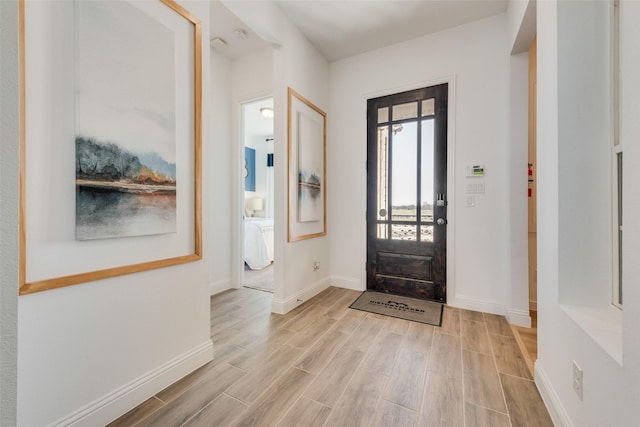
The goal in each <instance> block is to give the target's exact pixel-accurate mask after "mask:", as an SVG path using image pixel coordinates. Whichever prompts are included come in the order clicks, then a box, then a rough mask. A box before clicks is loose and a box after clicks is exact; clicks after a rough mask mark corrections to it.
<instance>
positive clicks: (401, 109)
mask: <svg viewBox="0 0 640 427" xmlns="http://www.w3.org/2000/svg"><path fill="white" fill-rule="evenodd" d="M392 111H393V114H392V116H393V120H394V121H396V120H404V119H415V118H418V102H417V101H415V102H408V103H406V104H398V105H394V106H393V110H392Z"/></svg>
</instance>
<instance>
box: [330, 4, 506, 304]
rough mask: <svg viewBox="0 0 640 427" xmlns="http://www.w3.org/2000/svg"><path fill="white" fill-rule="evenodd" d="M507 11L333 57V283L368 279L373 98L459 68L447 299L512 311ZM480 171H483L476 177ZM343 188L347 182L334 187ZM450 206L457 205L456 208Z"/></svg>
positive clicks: (452, 102) (452, 100) (452, 74)
mask: <svg viewBox="0 0 640 427" xmlns="http://www.w3.org/2000/svg"><path fill="white" fill-rule="evenodd" d="M509 52H510V46H509V43H508V42H507V25H506V15H505V14H501V15H498V16H494V17H491V18H488V19H484V20H481V21H476V22H473V23H470V24H466V25H463V26H459V27H456V28H453V29H450V30H446V31H442V32H439V33H436V34H432V35H428V36H425V37H421V38H417V39H414V40H410V41H407V42H404V43H400V44H397V45H393V46H390V47H387V48H383V49H379V50H375V51H372V52H368V53H365V54H362V55H358V56H355V57H352V58H347V59H345V60H342V61H338V62H335V63H332V64H331V109H330V112H331V116H330V121H329V123H330V125H329V148H328V149H329V162H328V163H329V170H328V177H329V180H330V181H329V184H328V185H329V188H330V190H329V193H328V194H329V202H328V203H329V227H330V229H331V231H332V238H331V251H330V252H331V269H332V270H331V271H332V280H333V282H334V283H338V284H341V285H343V286H349V287H352V288H356V289H364V288H365V283H364V280H365V278H364V271H365V270H364V268H365V199H366V173H365V161H366V118H365V115H366V100H367V98H373V97H376V96H381V95H385V94H391V93H397V92H401V91H403V90H408V89H413V88H419V87H421V86H423V85H425V84H429V82H432V81H437V80H441V79H443V78H453V80H454V82H455V85H454V88H453V89H454V91H453V92H452V93H451V95H450V97H449V114H450V115H449V118H450V122H449V138H450V139H451V140H453V143H454V146H455V151H454V152H450V153H449V156H452V157H453V159H454V160H455V164H454V170H451V171H449V172H450V176H451V175H452V176H453V178H454V181H455V182H452V181H450V182H449V183H448V185H449V188H450V189H451V188H452V186H453V185H454V184H455V193H454V192H453V191H451V190H450V193H449V195H448V198H449V202H450V205H449V207H450V210H449V223H450V224H452V226H454V227H455V236H454V239H453V240H452V241H450V244H453V245H454V248H455V253H454V256H453V260H450V261H453V270H452V271H448V274H449V276H448V283H447V285H448V295H447V301H448V303H449V304H452V305H455V306H461V307H468V308H473V309H477V310H483V311H488V312H496V313H502V314H505V313H506V312H507V305H508V295H509V263H508V260H509V223H508V211H509V204H508V203H509V196H508V190H509V184H508V183H509V180H510V176H509V173H510V168H509V166H508V163H507V152H508V143H507V142H508V141H507V134H508V129H509V126H508V118H509V115H508V101H509V98H508V93H509V84H508V82H509ZM478 163H484V164H485V165H486V176H485V178H483V180H484V182H485V186H486V193H485V194H479V195H476V198H475V199H476V200H475V202H476V203H475V207H472V208H469V207H465V194H464V189H465V184H466V183H467V181H469V178H466V177H465V168H466V166H467V165H470V164H478ZM475 179H477V178H475ZM331 188H339V189H340V191H331ZM451 208H453V212H452V209H451Z"/></svg>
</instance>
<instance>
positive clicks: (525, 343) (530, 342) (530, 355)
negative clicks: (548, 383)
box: [513, 310, 538, 372]
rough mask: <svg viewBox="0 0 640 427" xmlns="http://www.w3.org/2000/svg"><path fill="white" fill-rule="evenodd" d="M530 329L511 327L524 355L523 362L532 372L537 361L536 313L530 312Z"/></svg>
mask: <svg viewBox="0 0 640 427" xmlns="http://www.w3.org/2000/svg"><path fill="white" fill-rule="evenodd" d="M530 315H531V327H530V328H523V327H521V326H513V329H514V332H515V337H516V339H517V340H518V341H519V344H520V349H521V350H522V353H523V354H524V357H525V360H526V362H527V364H528V365H529V368H530V370H531V372H533V365H534V363H535V362H536V359H538V313H537V312H536V311H533V310H531V312H530Z"/></svg>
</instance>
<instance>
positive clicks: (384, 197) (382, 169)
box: [376, 126, 389, 221]
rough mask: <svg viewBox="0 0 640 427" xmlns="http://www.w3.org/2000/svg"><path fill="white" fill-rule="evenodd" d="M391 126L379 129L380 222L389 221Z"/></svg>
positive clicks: (378, 208) (378, 207) (378, 204)
mask: <svg viewBox="0 0 640 427" xmlns="http://www.w3.org/2000/svg"><path fill="white" fill-rule="evenodd" d="M388 172H389V126H379V127H378V170H377V174H378V203H377V204H376V206H377V210H378V220H383V221H384V220H388V219H389V217H388V215H389V214H388V212H387V209H388V207H389V198H388V197H389V196H388V193H389V191H388V185H389V174H388Z"/></svg>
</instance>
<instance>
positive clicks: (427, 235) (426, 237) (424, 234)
mask: <svg viewBox="0 0 640 427" xmlns="http://www.w3.org/2000/svg"><path fill="white" fill-rule="evenodd" d="M420 241H421V242H433V225H422V226H420Z"/></svg>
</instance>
